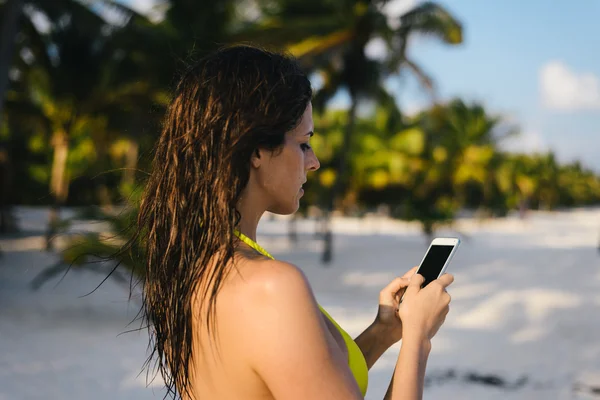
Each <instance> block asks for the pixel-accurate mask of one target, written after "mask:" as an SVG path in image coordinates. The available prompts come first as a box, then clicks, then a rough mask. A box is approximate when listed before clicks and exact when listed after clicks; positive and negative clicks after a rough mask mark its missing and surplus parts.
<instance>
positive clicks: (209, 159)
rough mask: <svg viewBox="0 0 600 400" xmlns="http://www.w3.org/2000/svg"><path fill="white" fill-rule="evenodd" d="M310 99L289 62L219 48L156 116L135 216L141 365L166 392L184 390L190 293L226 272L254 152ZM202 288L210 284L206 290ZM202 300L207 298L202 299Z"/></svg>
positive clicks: (276, 139)
mask: <svg viewBox="0 0 600 400" xmlns="http://www.w3.org/2000/svg"><path fill="white" fill-rule="evenodd" d="M311 97H312V89H311V85H310V82H309V80H308V78H307V76H306V75H305V74H304V73H303V72H302V71H301V69H300V68H299V66H298V64H297V63H296V61H295V60H294V59H293V58H291V57H289V56H287V55H282V54H276V53H273V52H270V51H265V50H262V49H258V48H255V47H250V46H233V47H227V48H223V49H221V50H219V51H217V52H215V53H213V54H211V55H209V56H207V57H205V58H203V59H202V60H200V61H199V62H197V63H196V64H195V65H193V66H191V67H190V68H189V69H188V70H187V71H186V72H185V73H184V74H183V76H182V78H181V80H180V82H179V84H178V85H177V87H176V89H175V91H174V93H173V97H172V101H171V103H170V105H169V107H168V110H167V113H166V115H165V118H164V122H163V128H162V133H161V136H160V139H159V141H158V144H157V146H156V150H155V151H156V153H155V155H154V161H153V166H152V172H151V175H150V178H149V181H148V183H147V186H146V188H145V192H144V195H143V198H142V202H141V205H140V212H139V216H138V232H140V233H142V234H143V242H144V243H145V252H146V254H145V257H144V258H145V259H146V260H147V261H146V274H145V282H144V293H143V313H144V317H145V318H146V319H147V321H148V322H149V325H150V334H151V336H150V349H151V354H150V357H149V360H148V361H151V360H154V362H155V363H156V366H157V368H158V370H159V372H160V373H161V375H162V377H163V379H164V380H165V383H166V386H167V395H166V397H172V398H178V397H180V396H182V395H184V394H186V395H188V396H191V390H190V389H191V388H190V375H189V374H190V370H189V367H190V365H191V355H192V334H193V333H192V297H193V296H194V295H197V296H198V298H199V299H201V301H203V302H204V303H203V304H208V315H207V319H206V321H203V323H206V327H207V328H208V332H209V333H213V334H214V327H215V319H214V317H215V315H214V311H215V304H216V300H217V293H218V291H219V288H220V287H221V284H222V282H223V280H224V278H225V277H226V276H227V274H228V272H229V270H230V268H231V263H230V261H231V259H232V256H233V254H234V238H235V236H234V229H235V228H236V227H237V225H238V223H239V221H240V214H239V212H238V211H237V210H236V208H235V206H236V204H237V203H238V200H239V198H240V194H241V193H242V191H243V189H244V188H245V186H246V184H247V183H248V179H249V174H250V158H251V155H252V154H253V152H255V151H256V150H257V149H259V148H260V149H266V150H269V151H276V150H278V149H281V148H282V146H283V144H284V135H285V133H286V132H288V131H290V130H292V129H294V128H295V127H296V126H297V125H298V124H299V123H300V120H301V117H302V115H303V113H304V111H305V109H306V107H307V106H308V104H309V102H310V100H311ZM207 288H210V289H207ZM207 302H208V303H207Z"/></svg>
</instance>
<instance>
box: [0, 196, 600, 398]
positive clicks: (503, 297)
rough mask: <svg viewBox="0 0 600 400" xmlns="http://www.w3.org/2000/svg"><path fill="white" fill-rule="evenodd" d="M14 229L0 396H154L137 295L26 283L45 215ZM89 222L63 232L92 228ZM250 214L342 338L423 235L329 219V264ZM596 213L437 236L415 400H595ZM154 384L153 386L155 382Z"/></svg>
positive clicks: (306, 228) (376, 389) (0, 263)
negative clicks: (431, 322)
mask: <svg viewBox="0 0 600 400" xmlns="http://www.w3.org/2000/svg"><path fill="white" fill-rule="evenodd" d="M16 211H17V217H18V220H19V225H20V227H21V232H20V233H18V234H16V235H13V236H10V237H7V238H3V239H0V249H1V250H2V255H1V256H0V400H5V399H23V400H25V399H48V400H58V399H67V398H80V399H91V400H95V399H135V400H138V399H139V400H142V399H162V397H163V394H164V393H163V391H162V390H161V385H160V382H155V383H154V384H151V385H150V386H149V387H147V385H146V375H145V373H144V372H142V373H141V375H140V372H141V371H142V369H141V368H142V365H143V363H144V361H145V358H146V348H147V333H146V331H145V330H142V331H141V332H130V333H124V332H126V331H128V330H130V329H135V328H139V322H137V323H133V324H130V323H131V322H132V320H133V319H134V318H135V316H136V314H137V312H138V309H139V302H138V301H137V299H135V298H134V299H133V300H132V301H131V302H128V294H129V293H128V290H127V288H126V287H124V286H123V285H120V284H117V283H115V282H114V281H107V282H106V283H105V284H103V285H102V286H101V287H100V288H99V289H98V290H97V291H96V292H94V293H93V294H91V295H89V296H85V297H82V296H83V295H85V294H86V293H89V292H90V291H91V290H93V289H94V288H95V287H96V286H97V285H98V284H99V283H100V281H101V280H102V278H103V276H102V275H99V274H96V273H93V272H81V271H72V272H70V273H69V274H67V276H66V277H65V278H64V279H63V280H62V281H61V282H60V283H59V284H57V283H58V279H54V280H52V281H50V282H48V283H46V285H44V286H43V287H42V288H41V289H39V290H38V291H33V290H32V289H31V288H30V286H29V285H30V281H31V279H33V277H34V276H36V274H37V273H39V271H41V270H42V269H43V268H44V267H45V266H48V265H51V264H53V263H55V262H56V261H57V260H58V256H57V255H56V254H53V253H47V252H45V251H42V248H43V229H44V226H45V221H46V218H47V210H45V209H39V208H27V207H19V208H17V209H16ZM97 228H98V226H97V225H94V224H90V223H86V224H83V223H82V224H76V225H75V226H73V228H72V229H74V230H81V229H97ZM287 229H288V224H287V222H286V220H285V218H273V219H264V221H263V222H261V224H260V225H259V236H258V241H259V243H260V244H261V245H262V246H263V247H265V248H266V249H267V250H269V251H270V252H271V253H272V254H273V255H274V256H275V257H276V258H279V259H283V260H286V261H289V262H292V263H294V264H296V265H298V266H300V267H301V268H302V269H303V270H304V271H305V272H306V274H307V276H308V278H309V280H310V282H311V284H312V286H313V289H314V292H315V295H316V297H317V299H318V301H319V302H320V304H321V305H322V306H323V307H325V308H326V309H327V310H328V311H329V312H330V314H331V315H332V316H333V317H334V318H336V319H337V320H338V322H339V323H340V325H342V326H343V327H344V328H345V329H346V330H347V331H349V332H350V333H351V334H352V335H357V334H359V333H360V331H361V330H362V329H364V328H366V327H367V326H368V325H369V324H370V323H371V321H372V320H373V318H374V316H375V312H376V309H377V296H378V292H379V290H380V289H381V288H382V287H383V286H384V285H385V284H387V283H388V282H389V281H390V280H391V279H393V278H394V277H395V276H397V275H401V274H403V273H404V272H405V271H406V270H408V269H409V268H410V267H412V266H414V265H416V264H418V263H419V261H420V260H421V257H422V255H423V253H424V251H425V250H426V247H427V243H426V241H425V239H424V237H423V236H422V235H421V234H420V232H419V228H418V226H417V225H415V224H410V223H403V222H398V221H392V220H388V219H384V218H378V217H369V218H365V219H355V218H337V219H335V221H334V231H335V261H334V262H333V263H332V264H331V265H329V266H328V267H323V266H322V265H321V264H320V252H321V246H322V243H321V241H320V240H318V239H317V238H315V236H314V221H309V220H301V221H299V222H298V233H299V235H298V238H299V239H298V243H297V244H295V245H292V244H291V243H290V242H289V240H288V237H287ZM599 233H600V209H598V208H595V209H577V210H570V211H561V212H556V213H547V212H532V213H531V214H530V215H529V217H528V219H526V220H524V221H523V220H520V219H518V218H517V217H516V216H510V217H508V218H503V219H497V220H493V221H485V222H481V221H477V220H474V219H472V218H464V219H461V220H459V221H458V222H457V224H456V226H455V227H454V228H453V229H444V230H441V231H439V232H438V233H437V236H444V235H452V236H459V237H461V239H462V240H463V243H462V245H461V248H460V249H459V251H458V253H457V254H456V256H455V258H454V260H453V261H452V264H451V265H450V267H449V269H448V272H452V273H453V274H454V275H455V278H456V280H455V283H454V284H453V285H452V287H451V290H450V293H451V295H452V299H453V300H452V307H451V312H450V314H449V315H448V318H447V320H446V323H445V325H444V326H443V327H442V329H441V330H440V332H439V333H438V335H437V336H436V338H435V339H434V341H433V350H432V353H431V357H430V359H429V363H428V368H427V386H426V390H425V398H426V399H446V400H450V399H456V400H458V399H507V400H517V399H540V400H541V399H595V398H600V253H599V252H598V239H599V236H598V235H599ZM398 349H399V345H396V346H394V347H392V348H391V349H390V350H389V351H388V352H387V353H386V354H384V356H383V357H382V358H381V359H380V361H379V362H378V363H377V364H376V365H375V366H374V367H373V369H372V370H371V373H370V384H369V391H368V393H367V397H366V398H367V399H369V400H375V399H382V398H383V395H384V393H385V390H386V388H387V385H388V382H389V378H390V376H391V373H392V370H393V367H394V363H395V360H396V356H397V353H398ZM158 381H159V380H158Z"/></svg>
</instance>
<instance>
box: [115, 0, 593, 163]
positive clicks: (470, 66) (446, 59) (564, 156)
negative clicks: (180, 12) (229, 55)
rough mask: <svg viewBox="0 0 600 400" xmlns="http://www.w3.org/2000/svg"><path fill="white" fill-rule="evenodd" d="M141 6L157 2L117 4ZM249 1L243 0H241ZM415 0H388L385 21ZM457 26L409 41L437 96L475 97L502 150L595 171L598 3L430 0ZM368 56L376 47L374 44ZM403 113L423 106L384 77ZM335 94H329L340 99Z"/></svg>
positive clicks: (409, 84)
mask: <svg viewBox="0 0 600 400" xmlns="http://www.w3.org/2000/svg"><path fill="white" fill-rule="evenodd" d="M122 1H124V2H126V3H128V4H130V5H131V6H134V8H137V9H139V10H140V11H142V10H148V9H149V8H150V7H151V5H152V4H153V3H154V4H155V3H157V2H159V0H122ZM248 1H250V2H251V0H247V2H248ZM417 1H419V0H390V3H389V4H388V6H387V8H386V11H388V14H389V15H390V17H392V16H393V15H398V14H399V13H402V12H403V11H406V10H407V9H409V8H410V7H411V6H413V5H414V4H416V2H417ZM439 3H441V4H442V5H444V6H446V8H448V9H449V10H450V11H451V12H452V13H453V14H454V15H456V16H457V17H458V18H459V19H461V21H462V22H463V24H464V43H463V44H462V45H460V46H453V47H445V46H442V45H440V44H439V43H437V42H436V41H435V40H429V39H415V40H414V41H413V42H412V43H411V47H410V49H409V54H410V55H411V57H412V58H413V59H414V60H416V61H417V62H418V63H419V64H420V65H421V66H422V67H423V68H424V69H425V70H426V71H427V72H428V73H429V74H430V75H431V76H432V77H433V78H434V79H435V80H436V83H437V88H438V90H439V93H440V95H441V96H442V98H451V97H454V96H460V97H462V98H463V99H465V100H467V101H469V100H477V101H480V102H482V103H483V104H484V105H486V107H487V108H488V109H489V110H490V112H492V113H498V114H501V115H503V116H504V117H505V118H506V119H507V120H508V121H510V122H512V123H515V124H517V125H518V126H519V127H520V128H521V132H522V134H521V136H520V137H519V138H515V139H514V140H513V141H512V142H509V143H506V144H505V146H506V147H507V148H509V149H518V150H524V151H530V152H531V151H545V150H548V149H551V150H553V151H555V153H556V154H557V156H558V157H559V159H560V160H562V161H571V160H575V159H580V160H582V161H583V163H584V165H586V166H589V167H592V168H594V169H595V170H597V171H598V172H600V23H598V22H599V16H600V1H599V0H572V1H567V0H520V1H518V0H439ZM372 50H374V51H375V53H377V46H376V44H375V45H374V46H373V49H372ZM389 88H390V90H392V91H393V92H395V93H397V98H398V102H399V104H400V106H401V107H402V108H403V109H404V110H405V111H408V112H411V111H415V110H418V109H419V108H422V107H424V106H426V105H427V97H426V96H425V94H424V93H423V91H422V90H421V89H420V88H419V86H418V84H417V82H416V80H415V79H414V78H412V77H410V76H409V75H406V76H403V77H401V78H399V79H395V80H392V81H391V82H390V83H389ZM346 102H347V96H345V95H344V94H343V93H341V94H340V95H339V96H337V97H336V98H335V100H334V103H337V105H338V106H339V105H344V103H346Z"/></svg>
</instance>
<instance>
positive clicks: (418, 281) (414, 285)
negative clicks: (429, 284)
mask: <svg viewBox="0 0 600 400" xmlns="http://www.w3.org/2000/svg"><path fill="white" fill-rule="evenodd" d="M423 282H425V278H424V277H423V275H421V274H414V275H413V276H412V277H411V278H410V282H409V284H408V288H406V292H405V294H404V295H405V296H414V295H416V294H417V293H419V290H421V285H422V284H423Z"/></svg>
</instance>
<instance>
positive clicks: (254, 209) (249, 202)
mask: <svg viewBox="0 0 600 400" xmlns="http://www.w3.org/2000/svg"><path fill="white" fill-rule="evenodd" d="M253 200H254V201H253ZM236 208H237V210H238V211H239V212H240V215H241V219H240V223H239V225H238V230H239V231H240V232H242V233H243V234H244V235H246V236H248V237H249V238H250V239H252V240H254V241H256V228H257V227H258V222H259V221H260V219H261V217H262V216H263V214H264V213H265V209H264V207H261V206H260V204H259V202H258V201H256V199H251V198H249V197H248V196H243V197H242V199H240V201H239V202H238V204H237V207H236Z"/></svg>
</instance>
